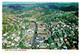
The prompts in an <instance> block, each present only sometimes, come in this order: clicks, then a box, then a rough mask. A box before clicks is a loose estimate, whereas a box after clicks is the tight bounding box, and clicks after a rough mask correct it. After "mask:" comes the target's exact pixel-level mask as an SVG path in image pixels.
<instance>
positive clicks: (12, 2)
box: [2, 2, 73, 5]
mask: <svg viewBox="0 0 80 55" xmlns="http://www.w3.org/2000/svg"><path fill="white" fill-rule="evenodd" d="M36 3H73V2H3V3H2V4H3V5H4V4H36Z"/></svg>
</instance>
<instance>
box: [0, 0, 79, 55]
mask: <svg viewBox="0 0 80 55" xmlns="http://www.w3.org/2000/svg"><path fill="white" fill-rule="evenodd" d="M4 1H6V2H79V0H29V1H28V0H27V1H26V0H3V1H1V2H0V34H1V35H0V53H1V54H0V55H9V54H10V55H18V54H19V55H27V54H30V55H39V54H40V55H44V54H45V55H49V54H50V55H79V52H80V47H79V50H27V51H2V2H4ZM79 5H80V2H79ZM79 8H80V6H79ZM79 12H80V10H79ZM79 16H80V14H79ZM79 21H80V19H79ZM79 26H80V22H79ZM79 31H80V28H79ZM79 36H80V35H79ZM79 40H80V38H79ZM79 43H80V41H79ZM79 46H80V44H79Z"/></svg>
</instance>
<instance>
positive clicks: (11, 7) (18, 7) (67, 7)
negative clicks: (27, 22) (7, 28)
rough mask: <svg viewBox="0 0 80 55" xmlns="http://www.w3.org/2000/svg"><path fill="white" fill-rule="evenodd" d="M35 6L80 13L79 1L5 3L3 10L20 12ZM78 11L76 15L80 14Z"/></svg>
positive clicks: (9, 12) (8, 12)
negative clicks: (79, 9)
mask: <svg viewBox="0 0 80 55" xmlns="http://www.w3.org/2000/svg"><path fill="white" fill-rule="evenodd" d="M35 8H39V9H41V8H43V9H58V10H62V11H76V12H77V13H78V3H36V4H7V5H5V4H3V12H5V13H7V14H20V13H23V12H24V11H29V10H33V9H35ZM6 11H7V12H6ZM77 13H76V15H78V14H77Z"/></svg>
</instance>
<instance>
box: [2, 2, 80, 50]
mask: <svg viewBox="0 0 80 55" xmlns="http://www.w3.org/2000/svg"><path fill="white" fill-rule="evenodd" d="M54 4H55V3H53V4H52V3H51V4H50V3H49V5H47V4H44V5H43V3H42V4H29V5H27V4H12V5H5V4H3V11H2V12H3V14H2V15H3V16H2V18H3V19H2V49H53V50H68V49H69V50H73V49H74V50H77V49H78V41H79V40H78V38H79V37H78V32H79V31H78V28H79V26H78V18H79V17H78V15H77V14H78V13H77V12H78V9H77V8H78V7H77V8H75V7H76V6H78V5H77V3H74V4H75V5H72V4H71V3H70V4H69V5H70V6H69V7H68V8H70V9H72V10H70V9H69V10H68V9H66V8H67V4H66V5H65V7H63V6H62V7H61V8H63V9H64V10H63V9H61V8H57V5H54ZM57 4H58V3H57ZM52 5H53V7H50V6H52ZM62 5H64V4H62ZM74 6H75V7H74ZM71 7H72V8H71ZM73 8H75V10H73ZM59 9H60V10H59ZM7 10H8V11H7ZM65 10H68V11H65Z"/></svg>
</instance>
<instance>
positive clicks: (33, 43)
mask: <svg viewBox="0 0 80 55" xmlns="http://www.w3.org/2000/svg"><path fill="white" fill-rule="evenodd" d="M34 23H35V31H34V36H33V39H32V48H36V42H35V40H36V37H37V23H36V22H34Z"/></svg>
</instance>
